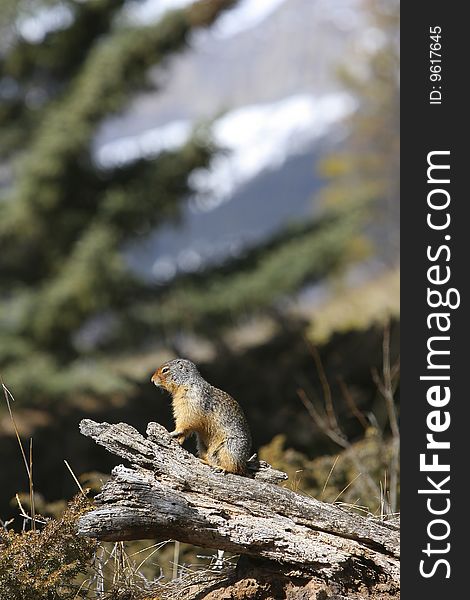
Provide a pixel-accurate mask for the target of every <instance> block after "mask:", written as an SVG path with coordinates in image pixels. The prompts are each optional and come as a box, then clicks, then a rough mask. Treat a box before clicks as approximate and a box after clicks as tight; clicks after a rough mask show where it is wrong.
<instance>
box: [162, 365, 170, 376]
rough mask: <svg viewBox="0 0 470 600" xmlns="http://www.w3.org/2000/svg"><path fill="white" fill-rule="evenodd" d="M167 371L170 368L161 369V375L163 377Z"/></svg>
mask: <svg viewBox="0 0 470 600" xmlns="http://www.w3.org/2000/svg"><path fill="white" fill-rule="evenodd" d="M169 370H170V367H163V369H162V375H165V373H168V371H169Z"/></svg>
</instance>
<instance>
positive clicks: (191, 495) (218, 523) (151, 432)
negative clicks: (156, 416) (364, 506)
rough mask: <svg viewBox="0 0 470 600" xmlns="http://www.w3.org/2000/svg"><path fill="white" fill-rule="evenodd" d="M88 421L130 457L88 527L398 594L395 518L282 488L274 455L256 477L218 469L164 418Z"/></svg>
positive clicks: (82, 527)
mask: <svg viewBox="0 0 470 600" xmlns="http://www.w3.org/2000/svg"><path fill="white" fill-rule="evenodd" d="M80 429H81V432H82V433H83V434H84V435H86V436H88V437H91V438H92V439H93V440H95V441H96V442H97V443H98V444H101V445H102V446H104V447H105V448H106V449H107V450H109V451H110V452H112V453H113V454H116V455H118V456H120V457H122V458H125V459H126V460H128V461H129V462H130V463H131V465H130V466H123V465H119V466H117V467H115V468H114V469H113V471H112V478H111V479H110V480H109V481H108V482H107V483H106V484H105V485H104V486H103V489H102V491H101V493H100V494H99V495H98V496H97V497H96V499H95V502H96V508H95V509H94V510H92V511H91V512H89V513H87V514H85V515H84V516H83V517H82V518H81V519H80V522H79V533H80V534H81V535H86V536H90V537H94V538H98V539H100V540H133V539H144V538H151V539H156V540H165V539H176V540H180V541H182V542H188V543H191V544H195V545H197V546H204V547H209V548H218V549H221V550H227V551H230V552H234V553H236V554H242V555H248V556H251V557H255V558H257V559H263V560H267V561H274V562H275V563H277V564H279V565H281V566H282V570H283V572H284V573H288V572H290V573H297V575H302V576H303V577H305V576H306V574H311V575H312V577H315V578H316V579H320V580H322V581H331V582H334V583H335V585H339V586H340V587H341V589H342V590H343V591H346V590H348V589H352V588H351V586H354V585H356V587H357V585H359V584H361V585H363V586H365V587H366V588H368V589H370V590H372V589H373V588H374V587H375V588H376V587H377V586H380V589H381V590H382V592H383V595H382V597H384V598H389V597H390V598H391V597H398V589H399V532H398V528H397V527H396V526H395V525H393V524H390V523H387V522H383V521H380V520H378V519H375V518H366V517H363V516H360V515H358V514H356V513H353V512H351V511H348V510H345V509H343V508H340V507H338V506H336V505H332V504H327V503H323V502H320V501H318V500H315V499H314V498H311V497H308V496H304V495H302V494H299V493H295V492H293V491H291V490H289V489H286V488H284V487H280V486H278V485H276V482H279V481H281V480H282V479H283V478H284V474H282V473H281V472H279V471H275V470H274V469H272V468H270V467H269V465H266V464H256V462H254V463H253V464H252V465H251V474H250V476H248V477H241V476H238V475H232V474H223V473H218V472H216V471H215V470H214V469H212V468H211V467H209V466H207V465H205V464H203V463H202V462H201V461H199V460H198V459H197V458H196V457H194V456H193V455H192V454H190V453H189V452H187V451H186V450H185V449H184V448H182V447H181V446H180V445H179V444H178V443H177V442H176V441H175V440H173V439H172V438H171V437H170V435H169V433H168V432H167V430H166V429H165V428H164V427H162V426H161V425H159V424H157V423H150V424H149V425H148V427H147V437H144V436H142V435H141V434H140V433H138V432H137V431H136V430H135V429H134V428H133V427H131V426H129V425H126V424H123V423H120V424H115V425H110V424H108V423H96V422H94V421H91V420H84V421H82V422H81V424H80ZM273 482H274V483H273ZM363 597H380V596H374V595H373V594H372V592H371V595H370V596H363Z"/></svg>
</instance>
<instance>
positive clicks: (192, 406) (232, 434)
mask: <svg viewBox="0 0 470 600" xmlns="http://www.w3.org/2000/svg"><path fill="white" fill-rule="evenodd" d="M168 364H171V363H165V364H164V365H162V366H161V367H159V368H158V369H157V370H156V371H155V373H154V374H153V376H152V382H153V383H154V384H155V385H157V386H159V387H162V388H164V389H165V390H167V391H168V392H169V393H170V394H171V396H172V407H173V416H174V419H175V429H174V431H172V432H171V435H172V436H173V437H175V438H176V440H177V441H178V442H179V443H180V444H182V443H183V442H184V440H185V439H186V438H187V437H188V436H189V435H191V434H193V433H194V434H196V437H197V445H198V455H199V458H200V459H201V460H202V461H203V462H204V463H206V464H209V465H211V466H214V467H217V468H219V469H222V470H223V471H226V472H229V473H237V474H243V473H245V469H246V460H247V458H248V457H247V456H246V453H247V452H246V450H245V448H244V447H243V445H242V446H241V447H240V448H239V447H237V446H236V445H235V446H234V445H233V443H232V444H229V440H232V442H233V440H234V439H237V438H243V439H244V440H248V441H247V442H246V444H247V445H249V444H250V442H249V440H250V434H249V431H248V425H247V424H246V420H245V418H244V416H243V413H242V411H241V408H240V406H239V405H238V403H237V402H236V401H235V400H234V399H233V398H232V397H231V396H229V395H228V394H227V393H226V392H223V391H222V390H219V389H217V388H215V387H213V386H211V385H209V384H208V383H207V382H206V381H205V380H204V379H202V377H201V376H200V375H199V374H198V373H197V379H196V383H197V385H195V383H194V378H192V379H190V378H188V379H187V381H186V382H185V383H176V382H175V380H174V379H173V378H172V376H171V372H165V373H163V372H162V369H164V368H165V367H166V366H167V365H168ZM199 380H200V381H199ZM201 385H202V386H203V387H201ZM202 389H204V391H205V393H206V395H207V393H209V395H210V398H211V400H212V401H213V406H212V407H211V409H207V408H206V409H205V408H204V406H205V405H204V404H203V402H202V400H201V393H202V392H201V390H202ZM207 390H209V392H208V391H207Z"/></svg>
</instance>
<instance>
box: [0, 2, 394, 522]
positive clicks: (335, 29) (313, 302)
mask: <svg viewBox="0 0 470 600" xmlns="http://www.w3.org/2000/svg"><path fill="white" fill-rule="evenodd" d="M398 12H399V6H398V2H397V1H396V0H239V1H238V2H236V1H234V0H202V1H200V2H195V3H192V2H190V1H189V0H1V11H0V160H1V164H0V270H1V280H0V373H1V375H2V379H3V382H4V385H5V386H6V388H8V390H9V391H10V392H11V394H12V396H13V397H14V401H13V400H12V398H10V399H9V400H10V405H11V409H12V412H13V417H14V420H15V423H16V426H17V429H18V432H19V434H20V435H21V438H22V440H23V443H24V445H25V447H26V448H29V447H30V444H31V442H30V440H31V439H32V440H33V442H32V448H33V451H32V455H33V464H34V469H33V479H34V488H35V492H36V510H37V511H39V512H42V513H43V514H44V513H45V514H56V513H57V512H58V511H60V509H61V507H62V506H63V505H64V502H65V500H66V499H68V498H70V497H71V496H72V495H74V494H75V493H76V491H77V487H76V484H75V482H74V480H73V478H72V477H71V474H70V472H69V470H68V469H67V468H66V466H65V465H64V460H67V461H68V463H69V464H70V466H71V468H72V469H73V471H74V473H76V475H77V476H78V477H79V478H80V479H81V481H82V484H83V485H89V486H91V487H94V486H95V487H97V486H98V485H99V482H100V481H101V480H102V479H104V478H105V477H106V475H105V474H106V473H109V470H110V468H111V467H112V466H113V465H114V464H116V462H117V460H118V459H114V458H113V457H111V456H107V455H106V452H105V451H104V450H102V449H100V448H98V447H94V445H93V444H92V443H91V442H90V440H88V439H85V438H83V439H82V437H81V436H80V434H79V432H78V423H79V421H80V419H81V418H84V417H87V418H93V419H95V420H106V421H110V422H115V421H126V422H128V423H130V424H132V425H134V426H135V427H136V428H137V429H139V430H140V431H142V432H144V431H145V427H146V424H147V423H148V422H149V421H158V422H160V423H162V424H164V425H165V426H166V427H168V428H169V429H170V428H171V429H172V428H173V427H172V419H171V412H170V403H169V398H168V397H166V396H164V395H163V393H161V392H160V391H158V390H156V389H155V387H154V386H153V385H151V384H150V376H151V374H152V372H153V371H154V370H155V369H156V367H157V366H159V365H160V364H161V363H162V362H163V361H165V360H167V359H169V358H171V357H174V356H176V355H179V356H184V357H187V358H190V359H192V360H193V361H195V362H196V363H197V364H198V365H199V366H200V370H201V373H202V374H203V376H205V377H206V378H207V379H208V380H209V381H210V382H211V383H213V384H214V385H216V386H217V387H221V388H223V389H224V390H226V391H228V392H229V393H230V394H232V395H233V396H234V397H235V398H236V399H237V400H238V401H239V402H240V404H241V405H242V406H243V409H244V410H245V412H246V414H247V417H248V420H249V422H250V424H251V427H252V430H253V437H254V443H255V447H256V448H255V449H256V450H259V452H260V455H261V456H262V457H263V458H265V459H266V460H269V461H270V462H272V463H273V464H274V465H275V466H277V467H279V468H282V469H285V470H287V471H288V473H289V475H290V483H289V485H291V486H294V487H295V489H301V490H303V491H306V492H308V493H311V494H314V495H315V496H317V497H320V495H321V496H322V497H323V498H324V499H326V500H328V501H344V502H348V503H350V504H355V505H357V506H358V507H360V506H365V507H367V510H369V511H371V512H374V513H376V514H377V512H380V511H382V512H383V511H384V510H385V509H386V510H388V511H390V512H396V511H397V509H398V497H399V486H398V439H397V404H398V395H399V365H398V345H399V279H398V261H399V246H398V242H399V197H398V186H399V162H398V147H399V137H398V135H399V112H398V111H399V106H398V97H399V83H398V59H399V57H398ZM7 396H8V394H7ZM188 447H189V448H191V446H190V445H189V446H188ZM0 453H1V457H2V467H1V470H0V489H1V493H0V517H2V518H3V519H6V518H8V517H12V516H15V515H17V514H18V507H17V504H16V501H15V494H16V493H19V494H22V493H26V495H25V497H24V505H25V506H27V504H28V493H27V492H28V476H27V474H26V472H25V469H24V465H23V463H22V458H21V454H20V452H19V448H18V443H17V439H16V435H15V427H14V424H13V422H12V419H11V416H10V414H9V411H8V406H7V402H6V400H5V401H3V400H2V403H1V404H0ZM20 497H23V496H20Z"/></svg>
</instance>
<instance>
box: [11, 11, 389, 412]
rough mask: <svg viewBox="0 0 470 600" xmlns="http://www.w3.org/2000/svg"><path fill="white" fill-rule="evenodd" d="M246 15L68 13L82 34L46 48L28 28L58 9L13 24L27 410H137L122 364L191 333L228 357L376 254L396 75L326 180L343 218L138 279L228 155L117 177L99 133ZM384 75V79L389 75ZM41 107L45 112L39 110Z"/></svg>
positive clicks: (176, 160)
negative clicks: (144, 262) (197, 186)
mask: <svg viewBox="0 0 470 600" xmlns="http://www.w3.org/2000/svg"><path fill="white" fill-rule="evenodd" d="M233 3H234V0H202V1H200V2H196V3H194V4H193V5H192V6H190V7H189V8H184V9H181V10H176V11H172V12H170V13H167V14H166V15H165V16H164V18H162V19H161V20H160V21H158V22H156V23H153V24H148V25H145V26H129V25H128V24H126V22H125V20H123V19H120V18H119V16H120V11H121V8H122V7H123V5H124V0H90V1H88V2H79V1H77V0H67V1H66V2H65V5H66V6H67V7H68V8H69V9H70V10H71V11H72V13H73V19H72V20H71V22H70V24H68V26H67V27H65V28H64V29H59V30H56V31H51V32H49V33H47V34H46V36H45V38H44V40H42V41H41V42H39V43H33V42H29V41H27V40H25V39H22V38H21V37H20V36H19V35H18V32H17V28H16V23H17V21H18V19H21V18H23V17H24V15H26V14H29V13H28V10H31V6H33V8H34V9H37V7H38V6H43V5H45V4H47V5H54V6H55V5H57V1H56V0H50V1H49V2H48V1H46V0H44V2H41V1H38V2H37V4H36V3H34V4H33V5H31V4H30V3H29V2H18V3H16V4H13V5H9V10H7V11H6V12H5V13H4V15H3V16H2V20H1V21H0V31H1V32H2V34H3V37H4V39H5V40H7V41H8V43H7V44H5V45H4V48H3V46H2V48H3V52H2V53H0V63H1V64H0V69H1V71H2V73H3V75H2V77H1V78H0V93H3V92H2V90H5V89H9V90H10V92H9V93H8V94H6V93H5V94H4V96H5V97H4V98H3V97H2V102H1V108H0V127H1V130H2V136H1V139H2V142H1V143H0V155H1V156H3V157H4V158H5V164H6V169H7V171H8V172H9V173H10V176H11V180H12V182H11V185H8V186H6V187H5V190H6V193H4V197H3V198H2V199H0V272H1V281H0V369H1V371H2V375H3V377H4V379H5V381H6V382H7V383H8V385H9V386H10V387H11V388H12V389H14V391H15V395H16V397H17V398H18V399H19V401H21V402H25V403H28V404H39V403H46V402H54V401H58V400H60V401H61V402H64V401H65V404H66V403H67V401H69V400H71V399H75V400H76V399H77V397H80V396H81V395H82V396H83V395H93V396H95V397H98V398H99V397H105V396H110V395H112V394H118V393H119V394H121V395H122V394H124V395H128V394H130V393H131V392H132V390H133V389H134V385H133V384H134V383H135V382H133V381H130V380H129V379H128V378H125V377H123V375H122V374H119V373H117V371H116V370H115V369H114V366H113V363H114V358H115V357H116V356H119V357H121V358H122V357H124V356H126V355H127V356H132V355H133V354H135V353H136V352H141V351H142V349H143V348H148V347H150V346H151V345H152V344H153V345H155V342H159V343H160V344H161V342H162V341H164V342H167V343H168V342H172V341H174V340H175V339H176V338H177V337H178V335H179V334H180V333H181V332H183V333H188V332H189V333H196V334H197V335H199V336H205V337H206V338H209V339H210V340H211V341H215V342H218V341H220V340H221V338H222V337H223V336H224V334H225V332H226V331H227V328H228V327H230V326H232V325H233V324H236V323H238V322H240V321H241V320H243V319H244V318H245V317H249V316H252V315H261V314H268V315H276V314H277V313H278V312H279V311H280V310H281V307H282V306H285V305H286V301H287V300H288V299H289V298H290V297H291V296H292V295H293V294H295V293H296V292H297V291H298V290H300V289H301V288H302V286H304V285H305V284H307V283H312V282H317V281H321V280H324V279H326V278H328V277H330V276H331V275H332V274H334V273H337V272H338V271H341V270H342V269H343V268H344V267H345V265H348V264H350V263H351V262H352V261H354V260H357V259H360V258H363V257H364V256H365V255H366V254H367V252H368V247H367V243H365V241H364V237H363V236H361V234H360V232H361V228H362V227H363V223H364V220H365V219H366V217H367V216H368V215H369V212H370V207H371V202H373V203H374V202H377V198H381V197H382V196H383V190H384V187H383V185H382V179H383V178H382V174H381V173H382V171H381V170H383V163H384V159H383V158H382V157H383V156H388V154H387V153H385V154H383V153H382V154H381V153H380V151H379V150H378V148H379V149H380V147H381V146H380V143H379V141H380V140H379V137H380V135H379V134H380V124H381V123H382V121H383V113H382V112H381V110H380V107H381V106H382V105H383V106H389V105H388V104H383V102H382V100H383V98H384V97H387V98H388V96H387V94H388V93H389V91H390V90H389V87H387V86H389V85H390V72H391V67H390V68H388V67H387V68H388V70H387V71H386V72H384V73H382V75H381V79H380V81H382V79H383V81H384V84H383V86H382V87H380V89H379V91H378V92H377V91H373V89H375V88H373V86H372V84H371V82H370V81H369V82H366V83H364V82H362V84H361V85H360V86H356V87H357V90H358V91H357V94H358V96H360V95H362V97H363V98H364V99H365V100H364V102H365V108H364V110H363V111H362V112H361V115H362V116H360V118H359V117H358V118H357V119H355V120H354V121H353V122H352V130H353V134H352V136H351V140H352V141H351V142H348V144H349V145H346V146H347V147H346V150H345V155H344V156H345V157H346V158H344V157H343V156H341V155H339V154H337V155H335V156H332V157H330V159H329V162H327V163H325V165H324V174H325V175H326V176H327V179H328V185H327V187H326V189H325V192H324V195H325V196H326V197H327V205H328V207H329V208H328V209H327V210H326V211H325V212H324V214H323V215H322V216H321V217H320V218H318V219H317V220H315V221H312V222H307V223H304V224H302V225H297V226H295V225H292V226H288V227H286V228H285V229H284V230H283V231H281V232H280V233H278V234H276V235H275V236H274V237H273V238H272V239H270V240H267V241H264V242H263V243H261V244H260V245H259V246H257V247H254V248H251V249H248V250H247V251H246V252H245V254H244V255H243V256H241V257H238V258H232V259H228V260H227V261H226V262H225V263H224V264H222V265H220V264H219V266H217V267H210V268H206V269H205V270H203V271H202V272H200V273H198V274H195V275H184V276H179V277H176V278H175V279H174V280H172V281H170V282H169V283H167V284H161V285H158V286H157V285H155V284H154V283H152V282H148V281H146V280H143V279H140V278H138V277H137V275H136V274H135V272H133V271H132V270H131V269H130V267H129V265H128V263H127V261H126V258H125V248H127V247H128V246H129V245H132V243H133V242H134V241H135V240H136V239H142V238H144V237H145V236H146V235H148V234H150V233H151V232H152V231H154V230H155V229H158V228H159V227H162V226H164V225H165V224H167V223H168V222H173V223H174V222H178V220H179V219H180V218H181V217H182V212H183V211H182V209H183V207H184V206H185V200H186V199H187V197H188V194H189V193H190V187H189V183H188V179H189V175H190V174H191V173H192V171H193V170H194V169H197V168H200V167H205V166H207V164H208V162H209V160H210V158H211V156H212V154H213V152H214V151H215V148H213V147H212V145H211V143H210V140H209V139H207V136H206V135H204V134H203V133H198V134H195V135H194V136H193V138H192V139H191V140H190V141H189V142H188V143H187V144H186V145H185V146H184V147H182V148H180V149H179V150H175V151H172V152H165V153H163V154H161V155H159V156H157V157H156V158H153V159H149V160H138V161H136V162H134V163H131V164H129V165H125V166H121V167H118V168H113V169H103V168H101V167H100V166H99V165H98V164H96V162H95V161H94V160H93V155H92V146H93V142H94V138H95V135H96V132H97V129H98V128H99V127H100V125H101V124H102V122H103V120H105V119H106V118H107V117H108V116H110V115H112V114H115V113H117V112H119V111H122V110H124V109H125V108H126V107H127V105H128V104H129V102H130V101H131V100H132V98H133V97H134V96H135V94H136V93H137V92H139V91H141V90H143V89H145V87H146V86H148V85H149V83H148V77H147V75H148V71H149V69H150V67H153V66H155V65H160V66H161V67H164V66H165V65H166V64H167V59H168V57H170V56H172V55H173V54H174V53H176V52H179V51H181V50H183V49H185V48H186V46H187V44H188V40H189V37H190V33H191V32H192V30H193V29H194V28H196V27H205V26H208V25H210V24H211V23H212V22H213V21H214V20H215V19H216V18H217V16H218V15H219V14H220V13H221V12H222V11H223V10H224V9H226V8H228V7H230V6H231V5H232V4H233ZM377 6H378V5H377ZM33 12H34V10H33ZM378 13H380V11H378ZM374 61H377V67H374V69H375V70H379V71H380V68H381V66H383V64H382V63H383V59H380V60H379V57H378V56H377V57H376V56H374ZM374 61H372V60H371V64H372V62H374ZM375 70H374V74H375ZM12 82H13V84H14V85H10V84H12ZM7 84H8V85H7ZM349 85H353V83H350V84H349ZM11 90H13V92H11ZM37 93H39V97H40V98H41V101H40V102H32V101H31V98H32V97H34V94H36V95H37ZM369 109H370V110H369ZM361 119H362V120H361ZM359 139H360V140H362V142H361V144H362V145H361V146H358V145H357V140H359ZM376 139H377V140H378V141H377V144H376V143H375V141H374V140H376ZM355 140H356V141H355ZM364 148H367V152H366V151H365V150H364ZM371 148H373V150H372V151H371ZM387 152H388V150H387ZM332 198H333V199H335V198H336V200H338V199H339V200H338V201H332V200H331V199H332ZM90 330H91V331H93V332H94V333H93V336H92V337H93V340H92V341H91V342H90V341H87V340H86V335H84V332H87V331H90Z"/></svg>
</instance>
